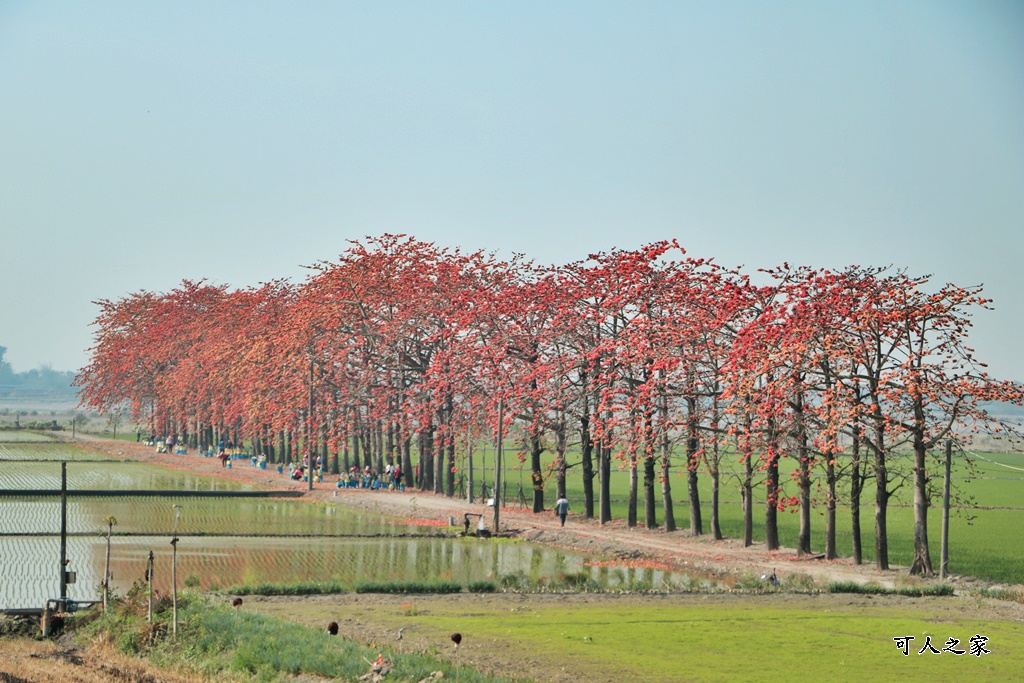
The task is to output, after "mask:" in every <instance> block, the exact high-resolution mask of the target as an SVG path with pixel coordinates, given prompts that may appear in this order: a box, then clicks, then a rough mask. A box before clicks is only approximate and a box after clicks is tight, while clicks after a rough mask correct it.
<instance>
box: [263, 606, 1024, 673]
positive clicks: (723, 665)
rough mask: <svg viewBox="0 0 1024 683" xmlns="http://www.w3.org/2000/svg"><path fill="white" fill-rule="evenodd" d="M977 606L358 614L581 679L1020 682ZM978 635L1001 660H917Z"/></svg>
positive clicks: (311, 614)
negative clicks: (929, 645) (452, 636)
mask: <svg viewBox="0 0 1024 683" xmlns="http://www.w3.org/2000/svg"><path fill="white" fill-rule="evenodd" d="M470 605H471V606H470ZM974 606H975V601H974V600H972V599H969V598H946V597H942V598H930V597H925V598H918V599H915V600H913V601H908V600H907V598H902V597H897V596H875V597H873V598H869V597H868V596H863V597H862V596H830V595H793V594H769V595H737V594H732V595H717V596H711V597H709V596H701V595H689V596H687V595H682V596H669V597H654V598H637V597H635V596H629V597H617V598H610V599H604V600H598V601H593V600H587V601H585V602H584V601H571V600H570V601H567V600H565V599H564V598H562V597H560V596H553V597H552V598H551V599H550V600H539V599H531V600H530V601H525V602H524V601H516V602H505V601H497V600H496V601H494V602H492V603H481V602H478V601H473V602H472V603H468V602H463V601H458V600H456V601H452V602H445V601H444V600H440V599H432V600H429V601H426V600H425V601H421V602H420V601H418V602H417V613H416V614H415V615H410V614H407V613H403V611H402V609H401V607H400V606H399V605H397V603H396V604H393V605H374V606H372V607H364V608H363V609H365V610H372V617H371V615H370V614H369V613H367V612H363V611H360V612H357V613H356V614H354V615H353V616H354V617H355V618H357V619H363V618H372V619H373V620H374V623H375V624H377V625H378V626H379V627H380V628H381V629H382V630H390V629H398V628H402V627H410V626H412V627H413V628H414V630H415V632H416V634H417V635H418V636H421V637H424V638H426V639H427V640H431V641H436V642H444V640H445V634H447V633H451V632H452V631H459V632H460V633H461V634H462V635H463V649H464V653H463V656H464V657H465V658H466V660H465V661H468V660H469V659H471V658H472V657H473V653H474V648H479V649H492V648H498V649H499V650H500V651H502V652H508V653H521V655H520V656H522V657H524V658H525V659H527V660H528V661H532V662H534V663H535V666H537V667H539V668H540V669H541V670H551V668H554V667H565V669H567V670H569V671H572V672H573V673H574V674H575V675H576V677H577V678H579V679H580V680H601V681H641V680H642V681H649V682H651V683H669V682H672V683H675V682H677V681H737V680H742V681H777V680H788V679H793V680H803V679H804V678H811V677H813V679H815V680H822V681H870V680H892V679H894V678H896V677H899V679H900V680H901V681H906V682H914V681H922V682H925V681H927V682H929V683H930V682H932V681H938V680H955V679H963V680H970V681H972V682H973V681H1006V680H1019V679H1020V678H1021V676H1022V675H1024V639H1022V638H1021V637H1020V635H1021V627H1020V624H1019V623H1018V622H1017V621H1015V620H1014V619H1013V618H1012V617H1010V616H1007V617H1005V619H1004V618H992V617H990V616H987V615H985V616H978V613H977V612H975V611H974V609H973V608H974ZM276 607H278V608H280V607H281V606H280V605H277V606H276ZM301 609H302V613H301V615H299V614H298V613H296V614H295V618H296V620H308V619H320V618H323V617H324V616H326V615H327V614H328V612H327V611H324V612H321V611H319V610H328V609H329V608H327V607H324V606H319V605H317V606H313V605H302V606H301ZM334 609H337V608H334ZM348 609H356V606H355V605H350V606H349V607H348ZM279 614H281V613H280V612H279ZM975 635H981V636H985V637H987V638H988V639H989V640H988V642H987V649H988V650H990V652H991V654H989V655H983V656H981V657H974V656H970V655H963V656H956V655H953V654H950V653H946V654H942V655H932V654H929V653H927V652H926V653H925V654H923V655H918V654H917V652H918V650H920V649H921V648H922V646H923V645H924V643H925V639H926V637H927V636H931V638H932V642H933V643H934V644H936V646H937V647H938V648H939V649H941V648H942V647H943V646H944V644H945V643H946V642H947V640H948V639H949V638H956V639H958V640H959V641H960V643H961V645H962V646H967V644H968V642H969V639H970V638H971V637H973V636H975ZM897 636H913V637H914V640H913V641H912V646H913V651H912V652H910V654H909V656H906V657H905V656H904V655H903V653H902V652H901V651H900V650H899V649H897V647H896V643H895V642H894V641H893V638H895V637H897ZM510 656H513V657H514V656H516V655H515V654H511V655H510ZM538 677H540V676H538ZM541 678H542V677H541Z"/></svg>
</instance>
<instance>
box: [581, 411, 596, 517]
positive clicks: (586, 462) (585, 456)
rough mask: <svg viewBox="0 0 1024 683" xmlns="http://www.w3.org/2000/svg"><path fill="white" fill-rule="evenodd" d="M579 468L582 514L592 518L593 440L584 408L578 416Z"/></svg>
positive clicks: (588, 418)
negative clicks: (580, 472)
mask: <svg viewBox="0 0 1024 683" xmlns="http://www.w3.org/2000/svg"><path fill="white" fill-rule="evenodd" d="M580 468H581V469H582V471H583V516H584V517H585V518H586V519H593V518H594V475H595V472H594V441H593V439H592V438H591V437H590V416H589V415H588V414H587V412H586V409H584V414H583V417H582V418H580Z"/></svg>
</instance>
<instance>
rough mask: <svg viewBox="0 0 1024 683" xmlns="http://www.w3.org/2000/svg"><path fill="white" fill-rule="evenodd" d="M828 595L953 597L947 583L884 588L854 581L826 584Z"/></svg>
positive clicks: (874, 584)
mask: <svg viewBox="0 0 1024 683" xmlns="http://www.w3.org/2000/svg"><path fill="white" fill-rule="evenodd" d="M828 592H829V593H859V594H864V595H903V596H906V597H910V598H914V597H940V596H949V595H953V586H951V585H949V584H948V583H937V584H931V585H917V586H897V587H896V588H886V587H884V586H879V585H878V584H877V583H864V584H860V583H857V582H855V581H833V582H831V583H829V584H828Z"/></svg>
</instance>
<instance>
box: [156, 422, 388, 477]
mask: <svg viewBox="0 0 1024 683" xmlns="http://www.w3.org/2000/svg"><path fill="white" fill-rule="evenodd" d="M138 438H139V439H140V440H141V438H142V433H141V431H139V433H138ZM145 443H146V445H148V446H156V450H157V453H177V454H180V455H185V454H186V453H188V448H187V446H186V444H185V441H184V440H183V439H181V438H178V439H175V437H174V436H168V437H166V438H163V437H161V438H159V439H158V438H157V437H156V434H151V435H150V436H149V438H147V439H146V441H145ZM199 455H201V456H203V457H207V458H212V457H215V456H216V457H217V458H220V461H221V467H231V459H232V458H236V457H242V456H245V455H246V453H245V451H244V449H243V448H242V444H240V443H239V444H236V443H234V441H231V440H228V441H227V442H225V441H223V440H222V441H220V443H218V444H217V448H216V449H214V447H213V446H212V445H211V446H210V447H209V448H206V449H200V450H199ZM249 461H250V462H251V463H252V466H253V467H258V468H259V469H266V468H267V456H266V455H263V454H260V455H259V456H256V455H250V456H249ZM308 468H309V458H306V459H305V460H304V462H303V463H301V464H294V463H293V464H290V465H288V477H289V478H290V479H293V480H295V481H308V476H309V475H308V473H307V470H308ZM277 472H278V474H284V472H285V465H283V464H280V463H279V464H278V466H277ZM313 477H314V479H313V481H318V482H322V481H323V480H324V473H323V460H322V458H321V457H320V456H319V455H318V456H317V457H316V462H315V466H314V467H313ZM404 479H405V475H404V473H403V472H402V468H401V466H400V465H397V464H395V465H393V464H390V463H389V464H388V465H387V466H386V467H385V468H384V471H383V472H377V471H375V470H373V469H372V468H371V467H370V466H369V465H367V466H366V467H364V468H363V469H362V470H360V469H359V468H358V467H353V468H351V469H350V470H349V471H347V472H342V473H341V474H340V475H338V484H337V487H338V488H339V489H340V488H363V489H371V490H374V491H377V490H380V489H383V490H386V491H404V490H405V482H404Z"/></svg>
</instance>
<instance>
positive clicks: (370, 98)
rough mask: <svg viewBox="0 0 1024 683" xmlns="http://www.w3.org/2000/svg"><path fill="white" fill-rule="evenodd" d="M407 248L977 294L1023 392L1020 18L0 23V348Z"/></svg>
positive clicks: (8, 1) (419, 15)
mask: <svg viewBox="0 0 1024 683" xmlns="http://www.w3.org/2000/svg"><path fill="white" fill-rule="evenodd" d="M383 233H404V234H408V235H413V236H415V237H417V238H419V239H421V240H425V241H428V242H435V243H437V244H438V245H439V246H445V247H460V248H462V249H464V250H474V251H475V250H477V249H483V250H486V251H493V252H495V253H497V254H498V255H499V256H505V257H508V256H511V255H512V254H515V253H518V254H525V255H526V256H527V257H529V258H532V259H534V260H536V261H538V262H539V263H544V264H559V263H568V262H571V261H576V260H579V259H583V258H585V257H586V256H587V255H588V254H590V253H594V252H598V251H604V250H608V249H610V248H613V247H619V248H634V247H638V246H640V245H642V244H646V243H650V242H653V241H656V240H661V239H677V240H678V241H679V243H680V244H681V245H682V246H684V247H685V248H686V250H687V252H688V253H689V254H690V255H693V256H696V257H706V258H714V259H715V260H716V261H718V262H719V263H721V264H723V265H726V266H744V267H745V268H746V269H747V270H750V271H753V270H755V269H757V268H762V267H771V266H776V265H778V264H781V263H783V262H788V263H790V264H794V265H808V266H816V267H834V268H840V267H843V266H847V265H852V264H857V265H862V266H888V265H891V266H892V267H894V268H904V269H906V271H907V272H908V273H909V274H911V275H925V274H932V275H933V276H934V280H935V283H936V284H937V285H940V284H944V283H946V282H953V283H956V284H959V285H976V284H984V286H985V292H986V293H987V294H988V295H989V296H990V297H992V298H993V299H994V310H993V311H981V312H979V313H978V315H976V316H975V319H974V330H973V332H972V334H971V338H970V342H971V344H972V345H973V346H974V347H975V348H976V349H977V351H978V357H979V358H980V359H981V360H983V361H986V362H987V363H988V364H989V366H990V369H991V371H992V373H993V374H994V375H996V376H998V377H1001V378H1007V379H1015V380H1024V360H1022V359H1021V356H1020V354H1019V353H1018V350H1019V349H1020V346H1021V344H1020V340H1021V339H1022V338H1024V296H1021V293H1022V292H1021V289H1022V284H1024V276H1022V269H1024V262H1022V260H1024V3H1021V2H1016V1H1015V0H1002V1H995V0H964V1H961V2H948V1H942V0H931V1H928V2H918V1H915V0H904V1H902V2H897V3H894V2H891V1H885V2H871V1H859V2H828V1H826V2H822V1H820V0H816V1H811V2H786V1H782V2H772V3H766V2H755V1H751V2H746V1H743V0H733V1H730V2H686V1H685V0H676V1H673V2H642V1H641V2H600V1H594V0H591V1H587V2H567V1H564V2H559V1H551V0H545V1H537V2H532V1H517V2H442V1H438V2H404V1H399V0H393V1H388V2H339V1H333V0H308V1H305V2H231V1H225V2H216V3H211V2H206V1H199V2H193V1H190V0H175V1H173V2H160V1H153V2H144V3H140V2H137V1H134V0H97V1H96V2H88V3H82V2H61V1H59V0H52V1H48V2H32V1H27V0H26V1H19V0H0V346H6V347H7V354H6V359H7V360H8V361H9V362H10V363H11V364H12V365H13V366H14V369H15V370H17V371H20V372H24V371H26V370H29V369H32V368H36V367H40V366H42V365H47V366H50V367H52V368H54V369H57V370H77V369H78V368H80V367H82V366H83V365H84V364H85V363H87V362H88V358H89V351H88V349H89V347H90V346H91V345H92V343H93V339H92V328H91V326H90V323H91V322H92V321H93V320H95V318H96V316H97V314H98V312H99V309H98V308H97V306H96V305H95V303H94V302H95V301H97V300H100V299H111V300H116V299H119V298H121V297H123V296H125V295H127V294H130V293H133V292H138V291H142V290H147V291H156V292H166V291H169V290H171V289H173V288H174V287H175V286H177V285H178V284H180V283H181V281H182V280H184V279H190V280H200V279H206V280H208V281H210V282H212V283H214V284H226V285H229V286H231V287H239V288H241V287H248V286H253V285H256V284H258V283H260V282H266V281H269V280H274V279H280V278H289V279H292V280H293V281H295V282H301V281H302V280H303V279H304V278H305V277H306V275H307V274H308V272H309V271H308V270H306V269H305V268H304V267H303V266H306V265H310V264H313V263H317V262H320V261H331V260H335V259H336V258H337V257H338V255H339V254H341V252H342V251H344V250H345V249H346V247H347V246H348V241H349V240H353V239H361V238H364V237H366V236H370V235H380V234H383Z"/></svg>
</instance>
